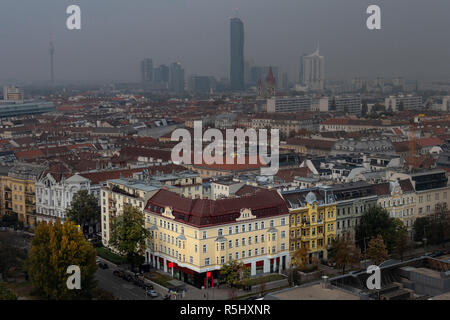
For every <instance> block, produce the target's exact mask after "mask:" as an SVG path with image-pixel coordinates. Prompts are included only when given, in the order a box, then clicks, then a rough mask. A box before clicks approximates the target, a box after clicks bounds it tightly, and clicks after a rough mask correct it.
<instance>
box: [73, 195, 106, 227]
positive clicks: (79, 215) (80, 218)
mask: <svg viewBox="0 0 450 320" xmlns="http://www.w3.org/2000/svg"><path fill="white" fill-rule="evenodd" d="M66 217H67V218H68V219H69V220H71V221H73V222H75V224H78V225H80V226H81V227H82V228H83V233H84V234H87V233H89V227H91V226H95V224H97V223H98V222H99V221H100V207H99V205H98V199H97V198H96V197H95V196H94V195H93V194H89V192H88V191H87V190H85V189H84V190H80V191H78V192H77V193H75V194H74V195H73V198H72V202H71V203H70V207H68V208H67V209H66Z"/></svg>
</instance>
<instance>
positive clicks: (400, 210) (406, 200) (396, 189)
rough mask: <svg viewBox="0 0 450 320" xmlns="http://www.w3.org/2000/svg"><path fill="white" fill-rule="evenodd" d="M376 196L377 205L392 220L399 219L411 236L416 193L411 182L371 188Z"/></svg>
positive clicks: (398, 182)
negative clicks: (385, 211)
mask: <svg viewBox="0 0 450 320" xmlns="http://www.w3.org/2000/svg"><path fill="white" fill-rule="evenodd" d="M373 187H374V190H375V193H376V194H377V196H378V200H377V203H378V205H380V206H381V207H382V208H384V209H386V210H387V212H388V213H389V215H390V216H391V217H392V218H397V219H400V220H401V221H402V222H403V224H404V226H405V227H406V228H407V229H408V231H409V233H410V235H412V229H413V225H414V221H415V220H416V213H417V212H416V192H415V190H414V186H413V184H412V183H411V180H409V179H405V180H395V181H389V182H386V183H380V184H376V185H374V186H373Z"/></svg>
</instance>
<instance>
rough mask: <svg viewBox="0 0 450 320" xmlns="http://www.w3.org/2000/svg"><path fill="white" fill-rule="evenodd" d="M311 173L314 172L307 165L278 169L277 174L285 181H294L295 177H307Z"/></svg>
mask: <svg viewBox="0 0 450 320" xmlns="http://www.w3.org/2000/svg"><path fill="white" fill-rule="evenodd" d="M310 174H312V172H311V170H309V168H307V167H303V168H292V169H282V170H278V173H277V174H276V176H277V178H279V179H281V180H283V181H284V182H292V181H294V178H295V177H307V176H308V175H310Z"/></svg>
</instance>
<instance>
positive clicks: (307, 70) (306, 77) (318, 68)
mask: <svg viewBox="0 0 450 320" xmlns="http://www.w3.org/2000/svg"><path fill="white" fill-rule="evenodd" d="M302 69H303V70H302V71H303V85H304V86H307V87H308V88H309V89H310V90H314V91H321V90H323V88H324V82H325V58H324V57H323V56H321V55H320V54H319V47H317V50H316V51H315V52H314V53H312V54H310V55H309V56H303V65H302Z"/></svg>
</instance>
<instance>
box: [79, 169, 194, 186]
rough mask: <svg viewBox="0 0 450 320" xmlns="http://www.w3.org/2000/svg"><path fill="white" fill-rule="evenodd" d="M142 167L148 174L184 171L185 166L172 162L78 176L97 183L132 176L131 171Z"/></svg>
mask: <svg viewBox="0 0 450 320" xmlns="http://www.w3.org/2000/svg"><path fill="white" fill-rule="evenodd" d="M144 169H148V171H149V173H150V174H156V173H157V172H158V173H171V172H174V171H185V170H186V168H184V167H181V166H177V165H174V164H169V165H166V166H152V167H148V168H134V169H121V170H111V171H99V172H89V173H81V174H80V176H82V177H85V178H86V179H89V180H91V182H92V184H99V183H102V182H105V181H107V180H110V179H119V178H129V177H132V176H133V173H136V172H142V171H143V170H144Z"/></svg>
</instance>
